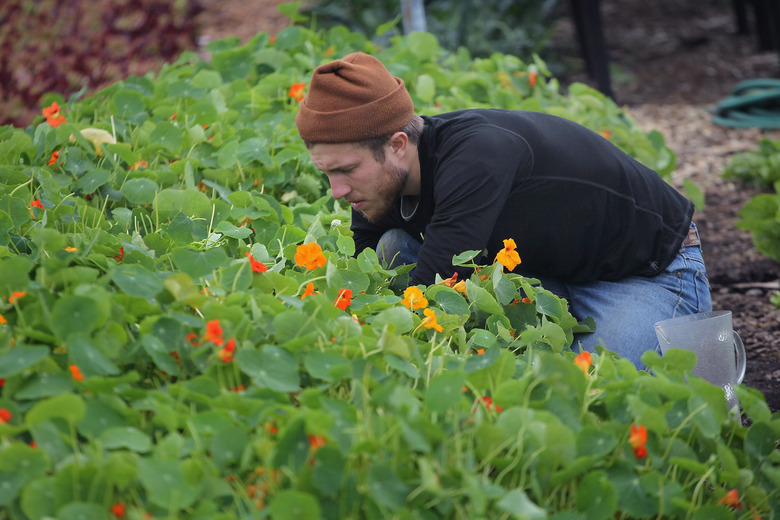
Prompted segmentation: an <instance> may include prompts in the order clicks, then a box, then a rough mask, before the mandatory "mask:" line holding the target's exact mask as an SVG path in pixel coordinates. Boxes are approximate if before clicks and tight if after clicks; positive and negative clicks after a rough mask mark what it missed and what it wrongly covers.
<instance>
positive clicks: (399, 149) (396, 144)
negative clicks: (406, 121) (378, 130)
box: [387, 132, 409, 157]
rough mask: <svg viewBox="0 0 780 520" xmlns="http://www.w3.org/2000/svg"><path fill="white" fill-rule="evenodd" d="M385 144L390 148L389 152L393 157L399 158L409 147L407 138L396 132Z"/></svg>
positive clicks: (403, 134)
mask: <svg viewBox="0 0 780 520" xmlns="http://www.w3.org/2000/svg"><path fill="white" fill-rule="evenodd" d="M387 144H388V145H389V146H390V151H391V152H392V153H393V155H395V156H397V157H401V156H403V155H404V154H405V153H406V150H407V148H408V147H409V136H408V135H406V134H405V133H403V132H396V133H394V134H393V135H392V137H390V141H388V143H387Z"/></svg>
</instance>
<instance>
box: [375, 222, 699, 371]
mask: <svg viewBox="0 0 780 520" xmlns="http://www.w3.org/2000/svg"><path fill="white" fill-rule="evenodd" d="M694 228H695V226H694ZM404 235H405V236H404ZM385 236H387V240H385ZM385 236H383V237H382V239H381V240H380V242H379V244H380V245H379V246H377V251H379V250H380V249H383V250H384V254H385V257H386V258H388V259H393V258H395V259H396V262H395V263H394V264H393V265H400V264H402V263H415V262H416V261H417V257H418V256H419V253H420V244H419V242H417V241H416V240H414V239H413V238H412V237H411V236H410V235H408V234H407V233H406V232H404V231H402V230H400V229H393V230H390V231H388V232H387V233H385ZM380 259H382V254H380ZM537 278H539V280H540V281H541V282H542V287H544V288H545V289H547V290H549V291H551V292H552V293H554V294H555V295H557V296H558V297H560V298H565V299H566V300H567V301H568V303H569V311H570V312H571V313H572V315H573V316H574V317H575V318H577V319H578V320H582V319H584V318H586V317H588V316H592V317H593V319H594V320H596V327H597V328H596V332H594V333H588V334H578V335H576V336H575V338H574V345H573V346H572V349H573V350H575V351H577V350H580V349H581V350H588V351H590V352H595V347H596V345H602V346H604V347H606V348H607V350H610V351H612V352H615V353H616V354H618V355H620V356H621V357H623V358H626V359H628V360H629V361H631V362H632V363H633V364H634V365H635V366H636V367H637V369H639V370H644V369H646V368H647V367H646V366H645V364H644V363H642V361H641V360H640V358H641V356H642V354H643V353H645V352H646V351H648V350H656V351H660V346H659V344H658V339H657V338H656V336H655V329H654V328H653V325H654V324H655V323H656V322H658V321H661V320H665V319H669V318H674V317H676V316H683V315H687V314H694V313H697V312H708V311H711V310H712V298H711V296H710V286H709V280H708V279H707V269H706V267H705V266H704V260H703V259H702V255H701V247H700V246H692V247H685V246H682V247H681V248H680V250H679V252H678V253H677V256H676V257H675V258H674V260H673V261H672V263H671V264H669V266H668V267H667V268H666V269H665V270H664V271H663V272H661V273H660V274H658V275H656V276H652V277H647V276H629V277H626V278H623V279H621V280H618V281H612V282H609V281H602V280H597V281H595V282H589V283H585V284H569V283H563V282H560V281H558V280H554V279H550V278H545V277H537Z"/></svg>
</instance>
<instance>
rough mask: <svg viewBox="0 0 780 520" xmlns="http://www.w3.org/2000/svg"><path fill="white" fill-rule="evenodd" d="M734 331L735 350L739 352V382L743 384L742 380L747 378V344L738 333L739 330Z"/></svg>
mask: <svg viewBox="0 0 780 520" xmlns="http://www.w3.org/2000/svg"><path fill="white" fill-rule="evenodd" d="M733 332H734V347H735V351H736V353H737V384H738V385H739V384H742V380H743V379H745V370H746V368H747V367H746V362H745V360H746V358H747V354H746V353H745V344H744V343H742V338H741V337H739V334H737V331H736V330H735V331H733Z"/></svg>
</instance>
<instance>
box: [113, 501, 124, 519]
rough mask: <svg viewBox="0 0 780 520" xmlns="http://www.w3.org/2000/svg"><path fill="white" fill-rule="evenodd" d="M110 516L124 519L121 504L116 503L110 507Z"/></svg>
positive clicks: (122, 505)
mask: <svg viewBox="0 0 780 520" xmlns="http://www.w3.org/2000/svg"><path fill="white" fill-rule="evenodd" d="M111 514H112V515H114V516H115V517H117V518H124V517H125V505H124V504H123V503H122V502H117V503H116V504H114V505H113V506H111Z"/></svg>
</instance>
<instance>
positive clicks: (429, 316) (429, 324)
mask: <svg viewBox="0 0 780 520" xmlns="http://www.w3.org/2000/svg"><path fill="white" fill-rule="evenodd" d="M423 314H425V318H423V320H422V323H421V325H422V326H423V327H425V328H426V329H433V330H437V331H439V332H442V331H443V330H444V329H443V328H442V326H441V325H439V324H438V323H437V322H436V313H435V312H433V311H432V310H431V309H425V310H424V311H423Z"/></svg>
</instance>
